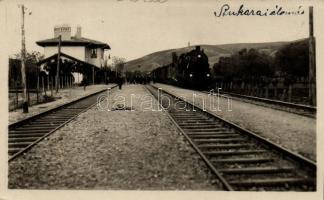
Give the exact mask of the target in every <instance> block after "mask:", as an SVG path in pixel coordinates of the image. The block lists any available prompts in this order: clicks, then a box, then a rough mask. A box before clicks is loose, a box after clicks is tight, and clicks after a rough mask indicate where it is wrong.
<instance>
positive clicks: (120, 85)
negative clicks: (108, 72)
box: [117, 77, 123, 90]
mask: <svg viewBox="0 0 324 200" xmlns="http://www.w3.org/2000/svg"><path fill="white" fill-rule="evenodd" d="M117 82H118V86H119V89H120V90H121V89H122V85H123V78H122V77H119V78H118V80H117Z"/></svg>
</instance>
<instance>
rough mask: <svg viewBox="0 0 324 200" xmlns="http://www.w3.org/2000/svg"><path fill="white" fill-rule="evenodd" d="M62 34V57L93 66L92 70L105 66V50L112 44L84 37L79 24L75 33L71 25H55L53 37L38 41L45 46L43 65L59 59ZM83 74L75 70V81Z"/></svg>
mask: <svg viewBox="0 0 324 200" xmlns="http://www.w3.org/2000/svg"><path fill="white" fill-rule="evenodd" d="M60 35H61V51H60V52H61V59H68V60H73V61H75V62H76V63H77V64H79V65H82V66H83V67H85V68H92V71H95V70H98V69H100V68H102V67H103V66H104V64H105V60H104V58H105V52H106V51H107V50H109V49H110V46H109V45H108V44H107V43H104V42H100V41H97V40H93V39H89V38H85V37H82V29H81V26H77V27H76V31H75V34H74V35H72V31H71V26H69V25H58V26H55V27H54V37H53V38H50V39H45V40H40V41H37V42H36V44H37V45H39V46H42V47H44V55H45V59H44V60H42V61H41V62H40V63H39V64H40V65H41V66H42V65H43V64H45V63H46V62H49V61H51V60H53V59H57V54H58V45H59V36H60ZM83 74H84V73H81V72H74V73H73V76H74V77H75V82H78V81H79V82H80V80H81V79H82V75H83ZM80 77H81V78H80ZM90 77H91V75H90Z"/></svg>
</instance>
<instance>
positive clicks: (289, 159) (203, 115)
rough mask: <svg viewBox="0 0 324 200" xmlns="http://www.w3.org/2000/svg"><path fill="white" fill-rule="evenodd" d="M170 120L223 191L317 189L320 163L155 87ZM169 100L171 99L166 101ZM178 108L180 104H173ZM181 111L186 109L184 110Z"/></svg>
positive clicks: (153, 92)
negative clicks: (317, 165) (317, 163)
mask: <svg viewBox="0 0 324 200" xmlns="http://www.w3.org/2000/svg"><path fill="white" fill-rule="evenodd" d="M147 88H148V90H149V91H150V92H151V93H152V94H153V96H155V97H156V98H157V96H158V95H162V94H163V96H165V97H168V98H158V99H160V100H161V102H160V103H161V105H162V106H163V107H165V108H166V107H168V108H167V109H166V110H167V111H168V113H169V115H170V118H171V120H172V121H173V122H174V123H175V124H176V126H177V127H178V129H179V130H180V131H181V132H182V134H183V135H184V136H185V137H186V139H187V140H188V141H189V143H190V144H191V145H192V146H193V148H194V149H195V150H196V151H197V153H198V154H199V155H200V156H201V158H202V159H203V160H204V162H205V163H206V165H207V166H208V167H209V168H210V170H211V171H212V172H213V173H214V174H215V175H216V176H217V178H218V179H219V180H220V181H221V182H222V184H223V186H224V189H225V190H229V191H232V190H237V191H260V190H261V191H262V190H266V191H315V190H316V163H315V162H313V161H311V160H309V159H307V158H304V157H302V156H300V155H298V154H295V153H294V152H291V151H289V150H287V149H285V148H283V147H281V146H279V145H277V144H275V143H272V142H270V141H268V140H266V139H264V138H262V137H260V136H258V135H257V134H255V133H253V132H250V131H248V130H245V129H243V128H241V127H239V126H237V125H235V124H232V123H230V122H228V121H226V120H224V119H222V118H219V117H217V116H215V115H213V114H212V113H210V112H208V111H203V110H202V109H200V108H198V107H196V106H194V105H192V104H191V103H189V102H186V101H185V100H183V99H181V98H179V97H176V96H174V95H173V94H170V93H168V92H166V91H163V92H162V94H161V93H159V92H158V91H157V88H156V87H154V86H148V87H147ZM167 99H170V101H169V100H167ZM175 105H177V106H175ZM183 108H186V110H184V109H183Z"/></svg>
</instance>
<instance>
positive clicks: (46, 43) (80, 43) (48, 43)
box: [36, 36, 110, 49]
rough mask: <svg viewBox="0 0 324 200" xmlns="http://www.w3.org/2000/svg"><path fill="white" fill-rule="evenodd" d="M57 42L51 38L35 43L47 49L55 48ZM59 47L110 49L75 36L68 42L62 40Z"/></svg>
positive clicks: (107, 46) (102, 43) (98, 42)
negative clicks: (49, 47)
mask: <svg viewBox="0 0 324 200" xmlns="http://www.w3.org/2000/svg"><path fill="white" fill-rule="evenodd" d="M58 42H59V39H58V38H51V39H46V40H40V41H37V42H36V44H37V45H39V46H42V47H47V46H57V45H58ZM61 45H62V46H86V47H89V48H102V49H110V46H109V45H108V44H107V43H104V42H100V41H97V40H92V39H88V38H84V37H75V36H72V37H71V38H70V39H69V40H62V41H61Z"/></svg>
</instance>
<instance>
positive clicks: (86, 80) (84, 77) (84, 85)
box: [82, 75, 88, 91]
mask: <svg viewBox="0 0 324 200" xmlns="http://www.w3.org/2000/svg"><path fill="white" fill-rule="evenodd" d="M82 82H83V83H82V85H83V90H84V91H85V90H86V87H87V85H88V78H87V76H86V75H84V76H83V80H82Z"/></svg>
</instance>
